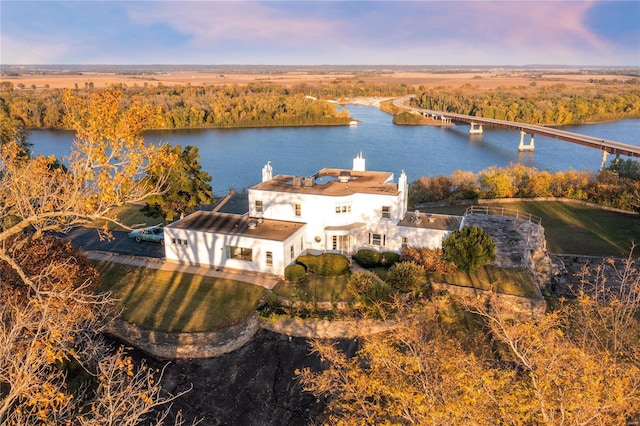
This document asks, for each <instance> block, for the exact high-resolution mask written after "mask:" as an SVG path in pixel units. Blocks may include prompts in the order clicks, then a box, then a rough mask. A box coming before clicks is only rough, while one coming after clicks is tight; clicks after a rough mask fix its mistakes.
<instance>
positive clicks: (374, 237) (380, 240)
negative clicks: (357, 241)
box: [369, 234, 387, 246]
mask: <svg viewBox="0 0 640 426" xmlns="http://www.w3.org/2000/svg"><path fill="white" fill-rule="evenodd" d="M369 244H371V245H373V246H385V245H387V236H386V235H383V234H369Z"/></svg>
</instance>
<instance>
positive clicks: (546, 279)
mask: <svg viewBox="0 0 640 426" xmlns="http://www.w3.org/2000/svg"><path fill="white" fill-rule="evenodd" d="M464 224H465V225H467V226H472V225H476V226H479V227H481V228H482V229H483V230H484V231H485V232H487V233H488V234H489V235H490V236H491V238H493V241H494V242H495V245H496V258H495V261H494V264H495V265H497V266H500V267H503V268H516V267H524V268H526V269H527V270H529V271H530V272H531V275H532V276H533V278H534V280H535V283H536V285H537V286H536V291H537V293H538V297H542V294H541V292H540V289H542V288H544V287H545V286H547V285H548V284H549V283H551V282H552V281H553V280H554V279H556V277H558V276H561V275H562V274H563V267H562V264H561V263H558V262H554V260H553V258H552V257H551V256H550V255H549V252H548V251H547V249H546V246H547V240H546V238H545V235H544V228H543V227H542V225H539V224H537V223H534V222H530V221H528V220H523V219H519V218H516V217H511V216H497V215H488V214H468V215H466V216H465V218H464Z"/></svg>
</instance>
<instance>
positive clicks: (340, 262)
mask: <svg viewBox="0 0 640 426" xmlns="http://www.w3.org/2000/svg"><path fill="white" fill-rule="evenodd" d="M296 262H297V263H299V264H301V265H304V267H305V268H306V269H307V271H309V272H313V273H315V274H318V275H324V276H327V277H331V276H338V275H343V274H346V273H347V272H349V259H347V258H346V257H344V256H343V255H341V254H338V253H323V254H320V255H317V256H316V255H312V254H305V255H303V256H300V257H298V259H296Z"/></svg>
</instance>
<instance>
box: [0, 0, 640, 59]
mask: <svg viewBox="0 0 640 426" xmlns="http://www.w3.org/2000/svg"><path fill="white" fill-rule="evenodd" d="M0 49H1V50H0V62H1V63H3V64H265V65H323V64H332V65H333V64H344V65H369V64H370V65H379V64H392V65H526V64H549V65H597V66H640V1H638V0H633V1H560V0H557V1H553V0H546V1H476V0H474V1H455V0H450V1H306V0H300V1H258V2H252V1H178V0H173V1H151V0H146V1H91V0H85V1H29V0H26V1H25V0H19V1H14V0H0Z"/></svg>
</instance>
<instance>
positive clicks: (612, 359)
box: [298, 263, 640, 425]
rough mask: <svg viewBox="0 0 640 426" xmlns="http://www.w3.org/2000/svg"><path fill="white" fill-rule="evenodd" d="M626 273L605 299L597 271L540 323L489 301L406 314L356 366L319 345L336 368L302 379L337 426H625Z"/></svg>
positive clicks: (629, 275) (632, 388)
mask: <svg viewBox="0 0 640 426" xmlns="http://www.w3.org/2000/svg"><path fill="white" fill-rule="evenodd" d="M619 272H620V274H619V275H617V276H616V275H615V274H614V275H612V276H610V277H611V278H610V279H609V281H607V285H606V288H608V289H609V290H604V288H603V285H604V283H603V282H602V279H603V277H602V276H601V275H600V273H599V272H597V271H596V273H595V274H594V275H593V276H592V277H594V278H595V281H593V280H592V281H590V284H588V285H585V286H580V288H579V289H576V294H577V298H576V299H575V300H570V301H565V302H564V303H561V304H560V305H559V307H558V309H556V310H555V311H554V312H550V313H546V314H543V315H541V316H538V317H535V318H531V317H529V318H525V317H517V316H514V315H513V314H511V313H510V312H506V311H504V310H502V309H501V308H500V307H498V305H496V304H494V295H491V294H489V295H487V296H480V297H478V298H476V297H473V298H469V299H455V300H453V299H450V298H447V296H439V297H437V298H432V299H431V300H425V301H424V303H423V304H420V303H415V304H413V305H412V306H406V305H405V306H404V309H401V310H400V311H399V314H398V315H397V316H396V317H394V318H393V322H391V323H390V325H392V327H393V328H392V330H391V331H389V332H385V333H379V334H376V335H372V336H368V337H364V338H362V342H361V346H360V349H359V350H358V352H357V353H356V354H355V356H353V357H349V356H347V355H345V354H344V353H342V352H340V351H339V350H337V349H336V347H335V346H333V345H332V344H331V343H330V342H326V341H319V340H318V341H314V342H313V343H312V348H313V351H314V352H316V353H318V354H319V355H320V357H321V358H322V359H323V360H324V361H325V362H327V363H328V368H327V369H324V370H321V371H312V370H311V369H309V368H306V369H304V370H302V371H299V372H298V374H299V379H300V381H301V383H302V385H303V386H304V389H305V390H307V391H310V392H312V393H313V394H314V395H316V396H317V397H324V398H326V401H327V409H326V412H325V416H326V417H325V418H323V419H321V420H323V421H326V422H327V423H329V424H344V425H347V424H535V425H558V424H568V425H581V424H589V425H591V424H593V425H614V424H615V425H623V424H628V423H629V422H633V421H635V420H636V419H637V418H638V414H639V413H640V368H639V367H638V365H639V363H638V354H639V353H640V352H639V351H640V340H639V337H638V336H640V333H638V331H639V328H638V327H639V326H640V321H639V319H638V316H637V315H638V301H639V300H640V296H639V295H640V280H639V279H638V276H639V275H638V271H637V270H636V269H635V267H631V266H630V263H626V264H625V265H624V267H623V268H622V270H620V271H619ZM592 286H594V288H592ZM594 291H595V292H594ZM445 302H446V303H445ZM454 308H455V309H457V310H460V309H462V310H463V312H466V314H465V315H463V316H461V318H464V320H463V321H454V322H452V321H451V317H450V316H447V315H446V313H447V312H448V311H450V310H451V309H454ZM458 315H459V316H460V314H458ZM469 325H471V326H469Z"/></svg>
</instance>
